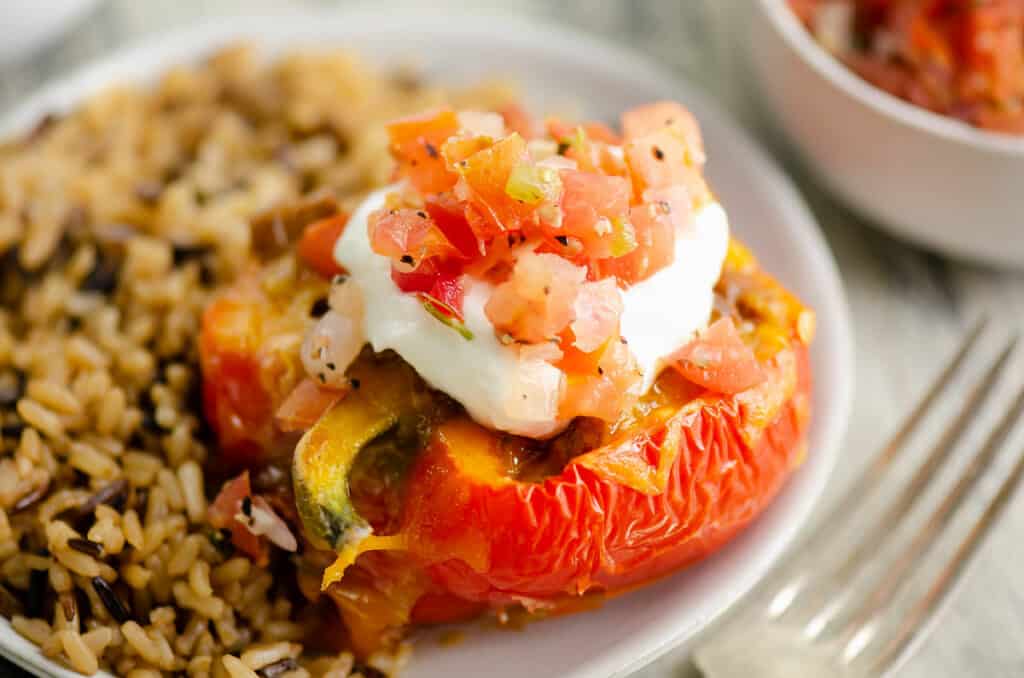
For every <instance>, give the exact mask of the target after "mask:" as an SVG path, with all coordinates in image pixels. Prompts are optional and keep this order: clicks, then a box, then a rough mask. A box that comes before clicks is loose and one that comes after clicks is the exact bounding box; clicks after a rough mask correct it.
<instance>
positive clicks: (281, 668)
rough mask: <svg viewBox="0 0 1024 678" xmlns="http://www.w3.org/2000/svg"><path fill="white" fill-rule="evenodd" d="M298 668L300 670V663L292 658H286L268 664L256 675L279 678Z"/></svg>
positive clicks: (265, 677)
mask: <svg viewBox="0 0 1024 678" xmlns="http://www.w3.org/2000/svg"><path fill="white" fill-rule="evenodd" d="M297 668H299V664H298V662H296V661H295V660H294V659H292V658H291V657H285V658H284V659H279V660H278V661H276V662H274V663H273V664H267V665H266V666H264V667H263V668H262V669H260V670H259V671H257V672H256V673H258V674H259V675H261V676H263V678H277V676H280V675H281V674H284V673H288V672H289V671H294V670H295V669H297Z"/></svg>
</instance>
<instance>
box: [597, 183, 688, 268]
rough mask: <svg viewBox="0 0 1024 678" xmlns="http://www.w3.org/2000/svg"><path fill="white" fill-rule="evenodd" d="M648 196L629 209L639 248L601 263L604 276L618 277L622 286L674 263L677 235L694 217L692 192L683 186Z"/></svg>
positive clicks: (654, 191)
mask: <svg viewBox="0 0 1024 678" xmlns="http://www.w3.org/2000/svg"><path fill="white" fill-rule="evenodd" d="M645 198H647V199H648V200H649V202H647V203H645V204H642V205H637V206H634V207H633V208H632V209H631V210H630V212H629V219H630V223H632V224H633V231H634V233H635V236H636V242H637V247H636V249H635V250H633V251H632V252H630V253H629V254H626V255H625V256H622V257H617V258H614V259H605V260H603V261H601V262H600V265H599V271H600V275H601V276H607V275H612V276H615V277H616V278H617V279H618V281H619V283H620V284H622V285H627V286H628V285H633V284H636V283H638V282H640V281H641V280H646V279H647V278H649V277H651V276H652V275H654V274H655V273H657V272H658V271H660V270H661V269H663V268H665V267H666V266H669V265H671V264H672V262H673V261H675V256H676V252H675V249H676V234H677V233H679V229H680V228H683V227H684V226H685V225H686V224H687V223H688V222H689V220H690V219H691V215H692V210H691V207H690V198H689V193H688V192H687V191H686V189H684V188H683V187H682V186H673V187H671V188H667V189H660V190H653V191H648V193H647V194H646V195H645Z"/></svg>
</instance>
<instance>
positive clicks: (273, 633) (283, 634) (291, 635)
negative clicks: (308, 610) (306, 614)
mask: <svg viewBox="0 0 1024 678" xmlns="http://www.w3.org/2000/svg"><path fill="white" fill-rule="evenodd" d="M303 634H304V630H303V628H302V626H301V625H300V624H297V623H295V622H293V621H286V620H283V619H277V620H273V621H268V622H267V623H266V624H264V625H263V627H262V628H261V629H260V637H261V638H262V639H263V640H266V641H275V640H292V641H296V640H302V636H303Z"/></svg>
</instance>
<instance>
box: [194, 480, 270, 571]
mask: <svg viewBox="0 0 1024 678" xmlns="http://www.w3.org/2000/svg"><path fill="white" fill-rule="evenodd" d="M247 499H248V500H249V501H250V502H251V501H252V487H251V486H250V484H249V472H248V471H243V472H242V473H241V474H240V475H239V476H237V477H235V478H233V479H231V480H229V481H228V482H226V483H224V486H223V487H222V488H221V490H220V493H218V494H217V498H216V499H214V501H213V503H212V504H210V508H209V509H207V520H209V521H210V525H212V526H213V527H215V528H217V529H218V530H230V531H231V543H232V544H234V546H235V548H237V549H238V550H239V551H241V552H242V553H245V554H246V555H247V556H249V557H250V558H252V559H253V560H254V561H255V562H256V564H257V565H259V566H261V567H265V566H266V565H267V562H268V560H269V555H270V548H269V546H268V545H267V541H266V540H265V539H263V538H262V537H260V536H258V535H255V534H253V533H252V532H250V531H249V529H248V528H247V527H246V526H245V525H243V524H242V523H240V522H239V521H238V519H237V518H236V517H235V516H237V515H238V514H239V513H241V512H242V505H243V503H244V502H245V500H247Z"/></svg>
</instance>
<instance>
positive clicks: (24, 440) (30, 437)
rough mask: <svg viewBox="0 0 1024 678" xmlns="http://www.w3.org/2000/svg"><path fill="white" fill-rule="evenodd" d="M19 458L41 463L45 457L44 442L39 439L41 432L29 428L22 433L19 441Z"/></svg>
mask: <svg viewBox="0 0 1024 678" xmlns="http://www.w3.org/2000/svg"><path fill="white" fill-rule="evenodd" d="M18 456H22V457H25V458H26V459H28V460H30V461H33V462H35V463H39V461H40V460H41V459H42V457H43V440H42V438H40V437H39V431H36V430H35V429H34V428H27V429H25V430H24V431H22V432H21V439H20V440H19V441H18Z"/></svg>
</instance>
